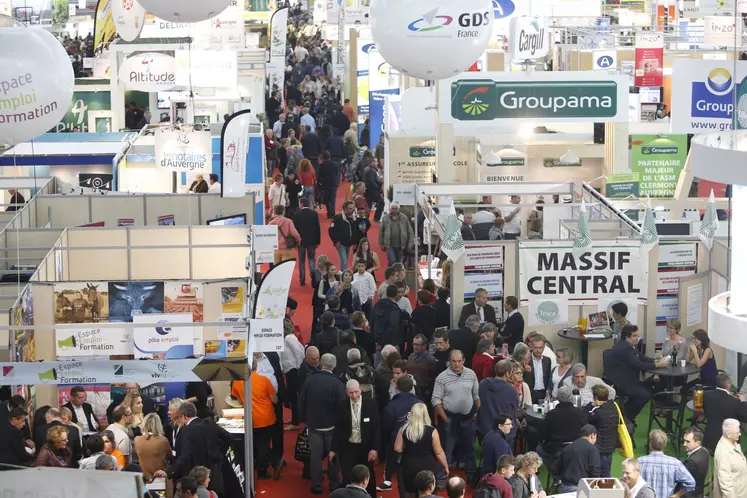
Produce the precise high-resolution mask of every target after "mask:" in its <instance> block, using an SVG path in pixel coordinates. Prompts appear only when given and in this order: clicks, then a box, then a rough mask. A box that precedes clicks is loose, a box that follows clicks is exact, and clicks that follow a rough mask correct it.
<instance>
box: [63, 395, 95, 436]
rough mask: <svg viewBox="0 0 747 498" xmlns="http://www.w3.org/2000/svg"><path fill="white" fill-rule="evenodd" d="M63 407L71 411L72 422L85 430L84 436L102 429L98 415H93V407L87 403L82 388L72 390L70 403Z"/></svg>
mask: <svg viewBox="0 0 747 498" xmlns="http://www.w3.org/2000/svg"><path fill="white" fill-rule="evenodd" d="M62 406H64V407H65V408H67V409H68V410H70V413H71V414H72V416H71V420H72V421H73V422H75V423H76V424H78V425H80V426H81V427H82V428H83V435H84V436H87V435H88V434H91V433H94V432H97V431H98V430H99V429H100V427H99V423H98V421H97V420H96V415H94V413H93V407H92V406H91V404H90V403H86V391H85V389H83V388H82V387H81V386H75V387H73V388H72V389H71V390H70V401H68V402H67V403H65V404H64V405H62ZM81 414H82V416H83V419H82V420H81V417H80V416H79V415H81Z"/></svg>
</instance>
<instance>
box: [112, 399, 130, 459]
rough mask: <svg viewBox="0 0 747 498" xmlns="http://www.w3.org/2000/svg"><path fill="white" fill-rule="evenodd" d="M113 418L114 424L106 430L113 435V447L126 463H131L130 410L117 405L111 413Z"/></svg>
mask: <svg viewBox="0 0 747 498" xmlns="http://www.w3.org/2000/svg"><path fill="white" fill-rule="evenodd" d="M112 416H113V417H114V423H113V424H111V425H110V426H109V427H107V429H109V430H110V431H112V433H113V434H114V447H115V448H116V449H118V450H119V452H120V453H122V455H124V457H125V459H126V460H127V463H129V462H130V461H131V458H130V457H131V455H132V439H131V438H130V435H131V434H132V429H130V426H131V425H132V410H131V409H130V407H128V406H123V405H119V406H118V407H116V408H115V409H114V412H113V413H112Z"/></svg>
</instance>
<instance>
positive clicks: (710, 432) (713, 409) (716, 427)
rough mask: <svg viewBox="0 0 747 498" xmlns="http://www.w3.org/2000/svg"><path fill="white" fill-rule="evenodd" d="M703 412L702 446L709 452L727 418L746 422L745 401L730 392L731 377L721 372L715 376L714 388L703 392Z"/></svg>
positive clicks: (719, 435) (716, 441) (719, 436)
mask: <svg viewBox="0 0 747 498" xmlns="http://www.w3.org/2000/svg"><path fill="white" fill-rule="evenodd" d="M703 412H704V413H705V416H706V428H705V436H704V437H703V446H705V447H706V448H708V449H709V450H710V451H711V452H714V451H716V445H717V444H718V441H719V439H721V436H722V427H721V426H722V424H723V423H724V420H726V419H727V418H733V419H737V420H739V421H740V422H743V423H744V422H747V403H745V402H744V401H742V400H741V399H740V398H738V397H736V396H735V395H734V394H732V393H731V377H729V375H728V374H725V373H721V374H718V375H717V376H716V389H714V390H711V391H705V392H704V393H703Z"/></svg>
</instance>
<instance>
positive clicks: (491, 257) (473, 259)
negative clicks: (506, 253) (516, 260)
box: [464, 246, 503, 272]
mask: <svg viewBox="0 0 747 498" xmlns="http://www.w3.org/2000/svg"><path fill="white" fill-rule="evenodd" d="M500 270H503V246H476V247H467V248H466V252H465V253H464V271H465V272H471V271H500Z"/></svg>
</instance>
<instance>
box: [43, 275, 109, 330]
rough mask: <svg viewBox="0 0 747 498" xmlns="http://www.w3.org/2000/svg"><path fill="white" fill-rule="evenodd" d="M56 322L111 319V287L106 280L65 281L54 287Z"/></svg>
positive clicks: (91, 321) (106, 320)
mask: <svg viewBox="0 0 747 498" xmlns="http://www.w3.org/2000/svg"><path fill="white" fill-rule="evenodd" d="M54 305H55V306H54V320H55V323H99V322H108V321H109V287H108V284H107V283H106V282H65V283H58V284H56V285H55V287H54Z"/></svg>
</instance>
